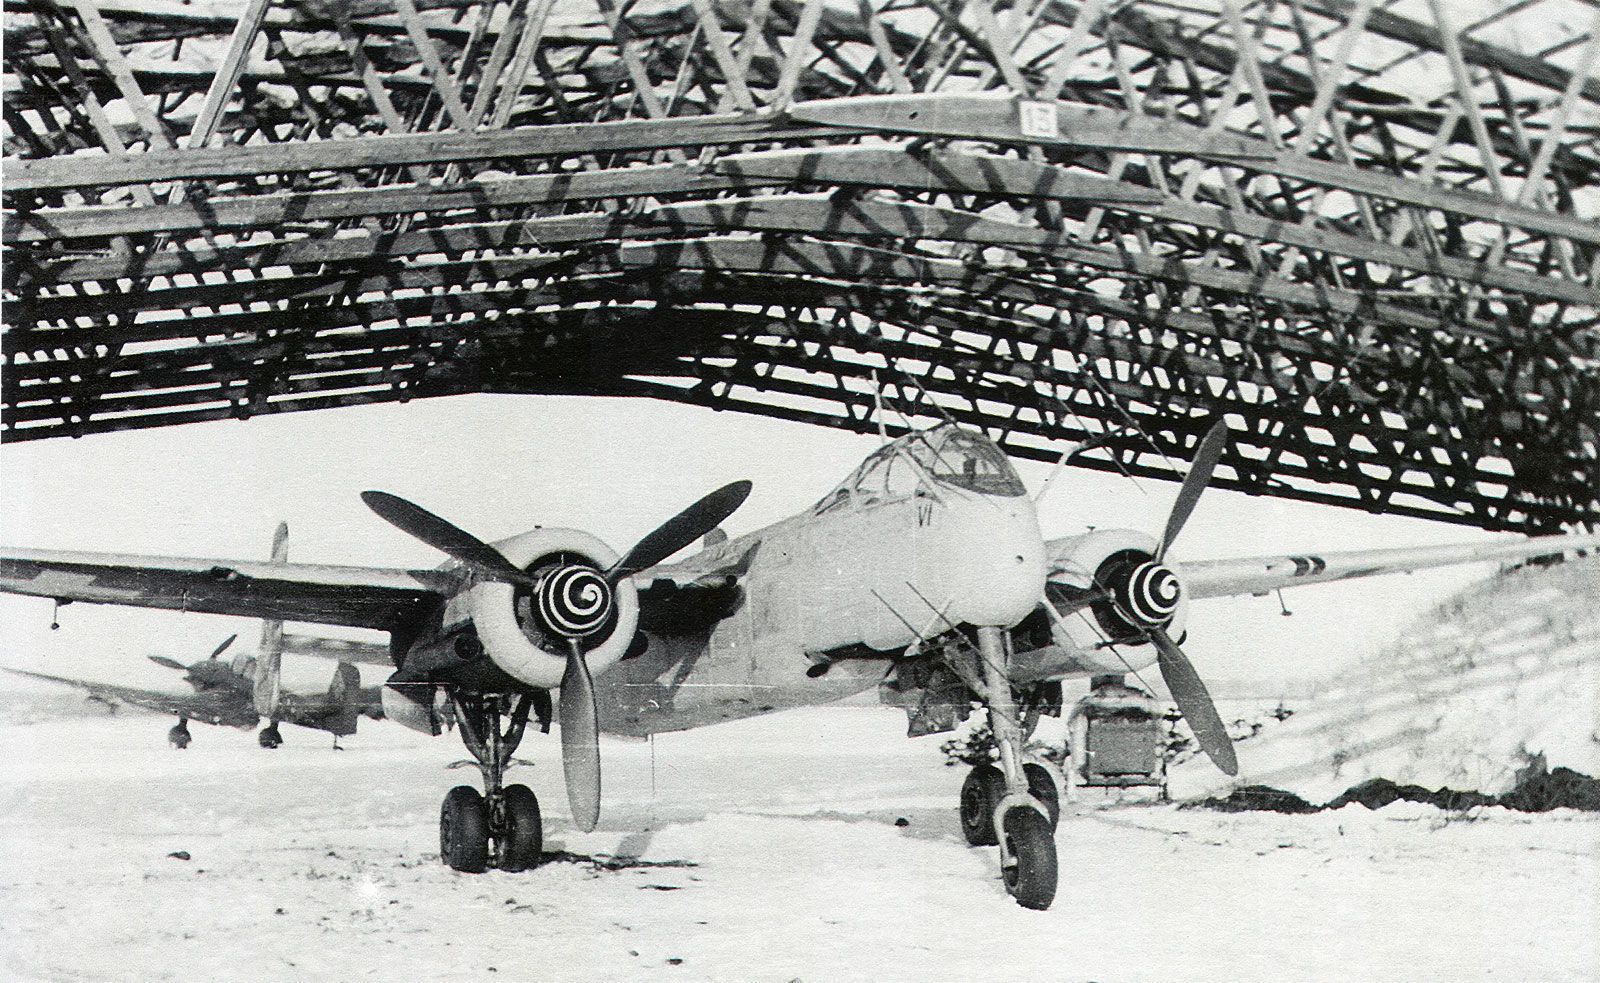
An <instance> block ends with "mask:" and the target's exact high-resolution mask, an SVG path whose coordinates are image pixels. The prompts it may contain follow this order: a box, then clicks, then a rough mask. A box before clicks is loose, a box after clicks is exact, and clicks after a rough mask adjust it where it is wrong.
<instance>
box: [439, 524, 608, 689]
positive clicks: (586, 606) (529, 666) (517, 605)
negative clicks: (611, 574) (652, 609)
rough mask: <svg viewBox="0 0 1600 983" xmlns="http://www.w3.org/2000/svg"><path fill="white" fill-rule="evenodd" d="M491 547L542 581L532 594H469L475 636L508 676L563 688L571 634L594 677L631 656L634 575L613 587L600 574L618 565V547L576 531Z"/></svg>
mask: <svg viewBox="0 0 1600 983" xmlns="http://www.w3.org/2000/svg"><path fill="white" fill-rule="evenodd" d="M494 546H495V548H496V549H498V550H499V551H500V552H501V553H502V554H503V555H504V556H505V558H506V559H508V560H510V561H511V562H512V563H514V564H516V565H517V566H519V567H521V568H522V569H524V570H526V571H528V572H529V573H531V574H533V575H534V576H535V577H536V578H538V580H539V587H538V589H535V590H531V591H530V590H529V589H527V588H523V587H517V586H514V585H512V584H505V583H499V582H485V583H480V584H477V585H475V586H473V587H472V588H471V590H470V591H468V594H467V598H466V606H467V611H468V614H469V615H470V617H471V618H472V624H473V627H474V628H475V629H476V631H477V634H478V639H479V641H481V642H482V643H483V647H484V650H485V651H486V652H487V653H488V655H489V658H491V659H493V660H494V662H495V665H497V666H499V667H500V668H501V669H503V670H505V672H506V674H507V675H509V676H511V677H512V678H513V679H516V680H518V681H520V682H523V683H526V684H528V685H529V686H537V687H540V688H542V689H551V688H554V687H556V686H560V685H561V677H562V676H563V675H564V674H565V673H566V668H567V650H568V641H567V639H568V638H572V637H578V638H580V639H581V641H582V644H583V649H584V659H585V661H586V662H587V663H588V664H589V671H590V672H591V673H593V674H594V675H596V676H598V675H600V674H601V673H603V672H605V671H606V670H607V669H609V668H611V667H612V666H613V665H615V664H616V663H617V661H618V660H619V659H621V658H622V656H623V654H624V653H625V652H627V651H628V647H629V646H630V645H631V644H632V643H633V637H634V632H635V630H636V629H637V627H638V624H639V592H638V590H637V589H636V588H635V587H634V585H633V581H632V579H631V578H624V579H623V580H622V581H621V582H619V583H618V584H617V585H616V586H615V587H614V588H613V587H611V586H610V585H608V584H607V583H606V582H605V580H604V579H603V578H602V577H601V576H600V574H601V572H603V571H605V570H607V569H609V568H610V567H611V566H612V564H614V563H616V562H617V559H618V557H617V554H616V551H615V550H613V549H611V547H609V546H607V545H606V544H605V543H604V542H602V541H601V540H600V539H599V538H597V537H595V536H593V535H591V534H589V533H586V532H583V531H582V530H579V529H535V530H533V531H532V532H526V533H523V534H522V535H520V536H513V537H511V538H510V539H506V540H502V541H500V542H498V543H495V544H494Z"/></svg>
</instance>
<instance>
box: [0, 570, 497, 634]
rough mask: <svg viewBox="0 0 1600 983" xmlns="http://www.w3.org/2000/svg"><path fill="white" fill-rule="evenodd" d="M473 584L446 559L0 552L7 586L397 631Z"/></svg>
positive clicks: (0, 578) (75, 597) (16, 590)
mask: <svg viewBox="0 0 1600 983" xmlns="http://www.w3.org/2000/svg"><path fill="white" fill-rule="evenodd" d="M467 583H468V580H467V577H466V575H465V574H464V573H463V572H461V571H459V570H452V569H449V568H446V569H440V570H394V569H383V568H378V567H336V566H319V565H313V564H306V563H235V562H233V561H230V560H204V559H182V558H177V557H161V556H122V555H116V554H111V553H76V552H66V551H60V550H8V551H6V552H5V553H3V554H0V591H6V592H9V593H12V594H31V595H34V596H37V597H52V598H57V599H59V600H64V601H65V600H70V601H86V602H89V603H92V604H125V605H131V606H134V607H147V608H167V609H169V610H174V611H199V612H203V613H206V614H232V615H241V616H244V617H247V618H269V619H279V620H284V621H313V622H319V623H322V624H331V625H346V626H349V627H352V628H375V629H379V630H382V631H388V630H392V629H394V628H395V627H397V626H399V625H402V624H405V623H406V622H408V621H409V620H410V619H411V618H412V617H415V616H416V614H417V613H418V612H420V611H421V610H423V609H426V608H427V607H430V606H432V605H433V604H435V603H438V602H439V601H441V600H443V599H445V598H448V597H450V596H452V595H454V594H455V593H456V592H457V591H459V590H461V589H462V588H463V587H464V586H465V585H466V584H467Z"/></svg>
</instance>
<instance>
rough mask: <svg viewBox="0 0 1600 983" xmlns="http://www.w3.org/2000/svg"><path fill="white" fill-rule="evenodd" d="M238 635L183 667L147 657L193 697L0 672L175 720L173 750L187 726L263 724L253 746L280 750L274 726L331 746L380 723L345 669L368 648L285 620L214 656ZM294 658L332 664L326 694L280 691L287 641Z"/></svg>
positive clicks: (282, 546)
mask: <svg viewBox="0 0 1600 983" xmlns="http://www.w3.org/2000/svg"><path fill="white" fill-rule="evenodd" d="M288 539H289V527H288V526H287V525H286V524H284V523H279V524H278V529H277V532H276V533H275V534H274V536H273V538H272V554H271V562H273V563H279V564H281V563H286V562H288V556H289V554H288ZM238 637H239V636H238V635H229V636H228V637H227V638H226V639H224V640H223V642H222V644H221V645H218V646H217V647H216V648H215V649H214V650H213V651H212V652H211V655H210V656H209V657H207V658H205V659H201V660H200V661H198V662H195V663H193V664H192V665H187V666H186V665H184V664H183V663H181V662H178V661H176V660H174V659H169V658H167V657H166V656H163V655H152V656H150V661H151V662H154V663H155V664H156V665H158V666H165V667H166V668H168V669H176V670H178V671H179V672H181V673H183V678H184V681H185V682H187V683H188V684H189V685H190V686H191V687H192V688H193V690H194V692H193V693H188V694H176V693H167V692H163V691H161V690H151V689H135V688H133V687H128V686H113V685H110V684H107V683H98V682H91V681H89V680H85V679H67V678H65V677H62V676H50V675H46V674H45V673H40V672H28V671H26V670H23V669H11V668H9V667H0V668H5V670H6V671H7V672H10V673H15V674H16V675H19V676H28V677H31V678H33V679H43V680H46V681H48V682H52V683H63V684H65V685H67V686H74V687H77V688H78V689H82V690H86V691H87V692H88V693H89V697H90V698H91V699H98V700H101V701H103V702H106V703H109V704H112V705H115V704H116V703H126V704H129V705H130V706H136V707H143V708H144V709H146V710H154V711H156V712H157V713H173V714H177V715H178V723H177V724H176V726H174V727H173V728H172V729H171V730H170V731H168V732H167V740H168V742H170V743H171V744H172V746H173V747H175V748H177V749H178V750H180V751H181V750H183V749H184V748H187V747H188V746H189V744H190V742H191V741H192V740H193V738H194V735H192V734H190V733H189V721H190V720H199V721H202V722H204V723H208V724H216V725H219V726H225V727H238V728H240V729H242V730H249V729H250V728H252V727H254V726H256V725H257V724H258V723H260V722H261V721H262V720H265V721H267V725H266V726H265V727H263V728H261V733H260V734H259V735H258V738H257V739H258V740H259V741H260V744H261V746H262V747H264V748H276V747H279V746H280V745H282V744H283V734H282V732H280V731H279V730H278V724H280V723H290V724H294V725H296V726H298V727H307V728H310V729H312V730H322V731H327V732H328V733H330V734H332V735H333V742H334V743H333V746H334V747H335V748H337V747H338V746H339V738H341V737H345V736H348V735H350V734H354V733H355V732H356V723H357V721H359V720H360V719H361V717H363V716H367V717H371V718H373V719H381V718H382V716H383V707H382V705H381V703H380V702H379V699H380V694H379V691H378V688H377V687H369V688H368V689H362V688H361V673H360V670H358V669H357V668H356V667H355V666H354V665H352V664H351V663H353V662H357V661H362V662H370V661H372V653H371V651H370V650H371V649H372V648H376V647H377V646H369V645H366V644H363V643H361V642H346V641H344V640H342V639H333V638H317V637H314V636H305V635H287V636H286V635H285V634H284V632H283V622H282V621H278V620H275V619H267V620H264V621H262V623H261V642H260V645H259V646H258V647H257V649H256V654H255V655H254V656H251V655H249V654H247V653H244V652H237V651H236V653H235V655H234V656H233V658H231V659H229V660H227V661H226V662H224V661H223V660H222V659H221V658H219V657H220V656H221V655H222V653H224V652H226V651H227V650H228V648H229V647H230V646H231V645H233V643H234V641H235V640H236V639H237V638H238ZM286 642H287V643H289V645H290V647H291V648H292V650H293V651H295V652H298V653H300V654H306V655H315V656H318V657H322V658H331V659H336V660H338V662H339V664H338V666H336V667H335V668H334V672H333V681H332V682H331V683H329V685H328V690H327V692H326V693H325V694H315V695H313V694H301V693H290V692H287V691H285V690H284V689H283V686H282V683H281V678H282V666H283V652H284V649H285V643H286ZM383 664H385V665H388V664H389V660H388V653H387V651H384V653H383Z"/></svg>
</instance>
